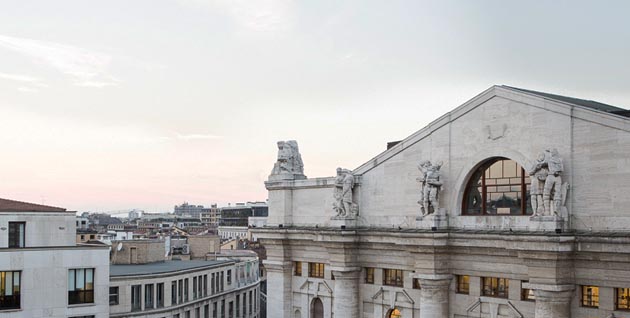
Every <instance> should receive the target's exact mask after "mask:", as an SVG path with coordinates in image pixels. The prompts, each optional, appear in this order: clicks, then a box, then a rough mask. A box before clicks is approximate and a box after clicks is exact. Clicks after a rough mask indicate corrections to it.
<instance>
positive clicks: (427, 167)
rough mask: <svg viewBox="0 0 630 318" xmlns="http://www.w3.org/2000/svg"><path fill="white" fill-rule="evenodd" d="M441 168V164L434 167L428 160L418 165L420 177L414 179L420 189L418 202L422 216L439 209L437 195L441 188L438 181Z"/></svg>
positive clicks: (440, 183)
mask: <svg viewBox="0 0 630 318" xmlns="http://www.w3.org/2000/svg"><path fill="white" fill-rule="evenodd" d="M441 167H442V162H439V163H438V164H437V165H434V164H432V163H431V161H429V160H425V161H423V162H421V163H420V165H418V169H419V170H420V172H421V173H422V175H421V176H420V177H418V178H417V179H416V180H418V182H420V187H421V188H422V191H421V192H420V200H419V201H418V203H419V204H420V206H421V211H422V215H428V214H431V213H435V212H437V211H438V210H439V208H440V205H439V202H438V200H439V197H438V193H439V191H440V188H441V187H442V181H440V168H441Z"/></svg>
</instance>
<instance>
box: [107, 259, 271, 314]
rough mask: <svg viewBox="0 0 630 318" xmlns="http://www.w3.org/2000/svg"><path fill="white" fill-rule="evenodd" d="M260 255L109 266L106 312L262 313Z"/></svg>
mask: <svg viewBox="0 0 630 318" xmlns="http://www.w3.org/2000/svg"><path fill="white" fill-rule="evenodd" d="M259 287H260V277H259V275H258V259H257V258H254V259H249V260H216V261H205V260H191V261H166V262H157V263H148V264H141V265H134V264H129V265H112V266H111V270H110V285H109V304H110V316H109V317H112V318H115V317H118V318H122V317H148V318H161V317H169V318H191V317H195V318H197V317H199V318H202V317H203V318H219V317H221V318H224V317H225V318H227V317H233V318H234V317H242V318H260V301H259V299H260V288H259Z"/></svg>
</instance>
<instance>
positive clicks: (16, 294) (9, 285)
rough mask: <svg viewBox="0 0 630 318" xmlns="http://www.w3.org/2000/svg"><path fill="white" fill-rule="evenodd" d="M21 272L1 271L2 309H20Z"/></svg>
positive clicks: (0, 302)
mask: <svg viewBox="0 0 630 318" xmlns="http://www.w3.org/2000/svg"><path fill="white" fill-rule="evenodd" d="M21 274H22V273H21V272H18V271H15V272H14V271H12V272H0V310H5V309H20V282H21V281H22V279H21V278H22V277H21Z"/></svg>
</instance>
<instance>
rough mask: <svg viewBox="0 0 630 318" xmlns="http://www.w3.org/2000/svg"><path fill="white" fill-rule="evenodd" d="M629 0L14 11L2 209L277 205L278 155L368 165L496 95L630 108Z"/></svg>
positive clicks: (205, 3)
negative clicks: (525, 93)
mask: <svg viewBox="0 0 630 318" xmlns="http://www.w3.org/2000/svg"><path fill="white" fill-rule="evenodd" d="M629 12H630V2H628V1H520V3H517V2H516V1H510V2H508V1H444V0H439V1H366V0H361V1H337V0H335V1H332V0H331V1H322V0H318V1H280V0H279V1H276V0H267V1H264V0H260V1H259V0H243V1H241V0H230V1H228V0H225V1H222V0H217V1H212V0H159V1H158V0H146V1H140V0H134V1H111V0H110V1H83V0H77V1H64V0H56V1H43V0H42V1H28V0H20V1H11V2H9V1H6V2H4V3H2V5H1V8H0V149H1V151H0V197H2V198H8V199H15V200H24V201H29V202H35V203H42V202H43V203H45V204H50V205H56V206H62V207H65V208H68V209H71V210H77V211H116V210H122V209H131V208H138V209H144V210H146V211H151V212H155V211H169V210H172V207H173V205H175V204H178V203H181V202H183V201H188V202H190V203H195V204H204V205H208V204H210V203H214V202H218V203H219V204H220V205H222V204H225V203H227V202H237V201H247V200H265V199H266V198H267V192H266V190H265V188H264V184H263V181H264V180H265V179H266V178H267V176H268V175H269V172H270V171H271V168H272V167H273V163H274V161H275V157H276V141H277V140H287V139H296V140H298V142H299V146H300V150H301V152H302V157H303V160H304V165H305V173H306V175H307V176H309V177H321V176H332V175H333V174H334V173H335V168H336V167H337V166H342V167H345V168H349V169H354V168H356V167H358V166H359V165H360V164H362V163H364V162H366V161H368V160H370V159H371V158H372V157H374V156H375V155H377V154H378V153H380V152H381V151H383V150H384V149H385V144H386V142H388V141H394V140H400V139H403V138H405V137H406V136H408V135H410V134H411V133H413V132H414V131H417V130H419V129H421V128H422V127H424V126H425V125H426V124H427V123H429V122H431V121H432V120H434V119H436V118H437V117H439V116H440V115H442V114H444V113H445V112H448V111H449V110H451V109H453V108H455V107H457V106H459V105H461V104H462V103H464V102H465V101H467V100H468V99H470V98H472V97H474V96H475V95H477V94H478V93H480V92H482V91H483V90H485V89H487V88H488V87H490V86H492V85H494V84H507V85H512V86H517V87H523V88H528V89H534V90H541V91H546V92H552V93H557V94H562V95H570V96H575V97H581V98H587V99H594V100H598V101H601V102H604V103H608V104H612V105H616V106H620V107H623V108H628V107H630V20H629V19H628V13H629Z"/></svg>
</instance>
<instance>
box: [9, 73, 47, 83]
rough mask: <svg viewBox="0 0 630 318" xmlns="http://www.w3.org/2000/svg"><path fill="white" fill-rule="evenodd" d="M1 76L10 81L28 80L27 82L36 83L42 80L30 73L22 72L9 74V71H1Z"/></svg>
mask: <svg viewBox="0 0 630 318" xmlns="http://www.w3.org/2000/svg"><path fill="white" fill-rule="evenodd" d="M0 78H2V79H6V80H10V81H16V82H27V83H34V82H39V81H40V79H39V78H37V77H32V76H28V75H20V74H9V73H0Z"/></svg>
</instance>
